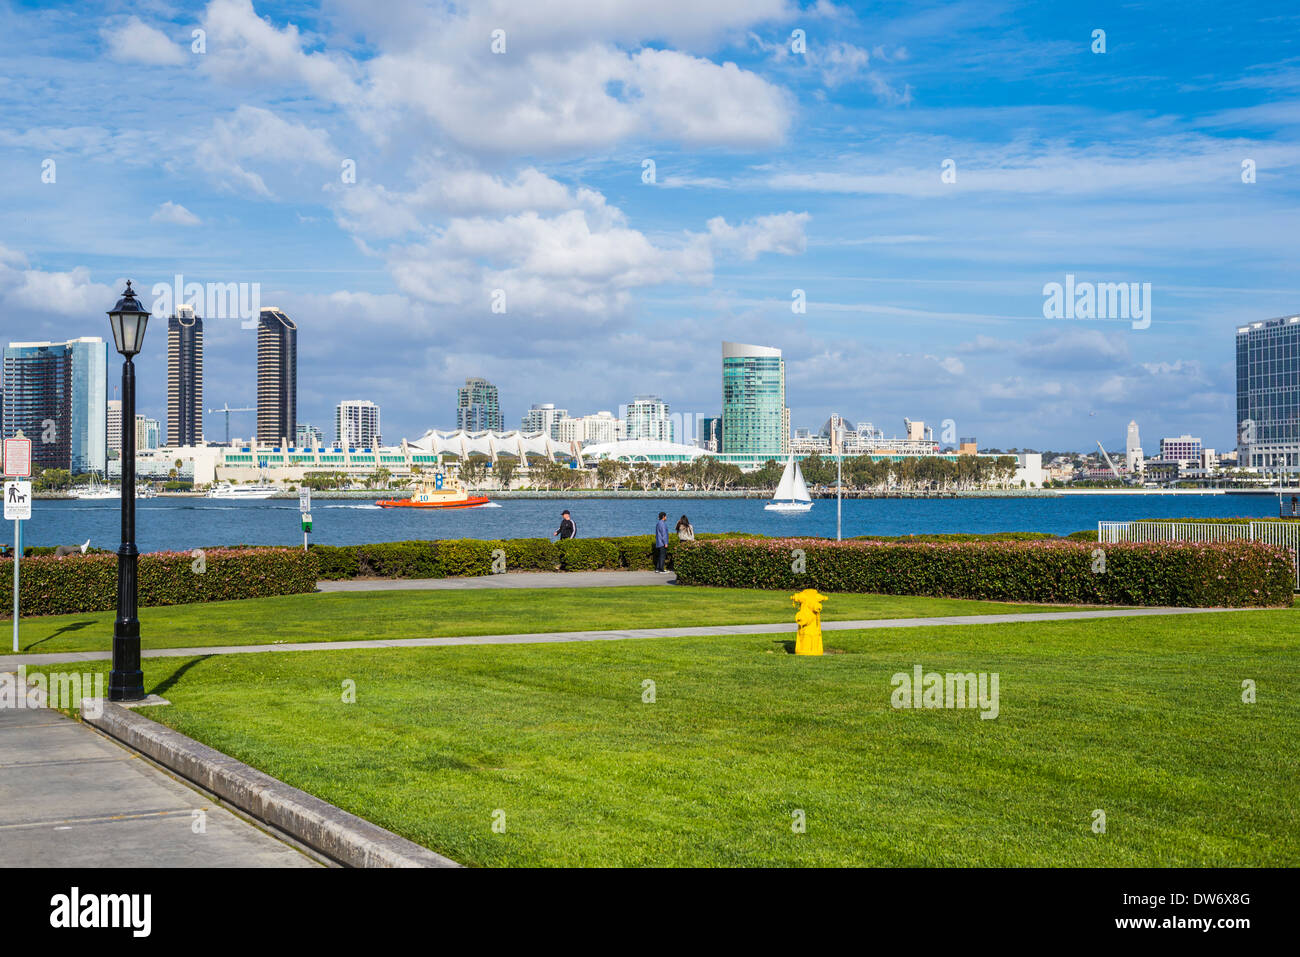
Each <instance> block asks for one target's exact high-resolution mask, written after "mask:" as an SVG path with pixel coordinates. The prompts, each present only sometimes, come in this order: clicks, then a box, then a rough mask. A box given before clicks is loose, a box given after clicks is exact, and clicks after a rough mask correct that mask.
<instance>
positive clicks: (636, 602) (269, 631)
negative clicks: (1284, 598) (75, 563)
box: [19, 585, 1059, 653]
mask: <svg viewBox="0 0 1300 957" xmlns="http://www.w3.org/2000/svg"><path fill="white" fill-rule="evenodd" d="M1043 610H1045V609H1044V606H1040V605H1009V604H1002V603H999V602H987V601H964V600H959V599H948V598H908V597H898V596H890V595H834V596H832V598H831V600H830V601H829V602H827V603H826V609H825V614H824V617H825V619H826V620H828V621H830V620H836V619H837V620H841V621H843V620H848V619H866V618H924V617H930V616H935V615H979V614H995V613H1000V612H1014V611H1043ZM1052 610H1059V608H1058V607H1057V606H1052ZM113 617H114V615H113V612H107V611H106V612H96V613H85V614H78V615H49V616H46V617H42V618H30V619H26V620H24V621H23V622H22V623H21V625H20V628H19V646H20V648H21V649H22V651H24V652H38V653H44V652H56V651H107V650H109V649H110V648H111V647H112V635H113ZM777 621H788V622H791V623H793V621H794V606H793V605H792V604H791V603H790V596H789V594H787V593H786V592H780V591H748V590H744V589H731V588H686V587H681V588H677V587H672V586H663V585H660V586H646V587H627V588H528V589H522V588H521V589H513V588H503V589H470V590H465V591H446V590H443V591H389V592H333V593H327V594H313V595H290V596H286V597H283V598H256V599H250V600H247V601H234V602H209V603H207V604H199V605H172V606H170V607H166V608H142V609H141V610H140V632H141V641H142V643H143V646H144V647H145V648H146V649H148V648H202V647H210V646H213V645H248V644H263V643H270V642H299V641H363V640H367V639H374V638H427V637H443V636H447V635H504V634H521V633H525V632H539V631H589V630H593V629H608V628H675V627H686V626H690V625H730V624H745V625H748V624H753V623H755V622H777ZM791 627H793V624H792V626H791Z"/></svg>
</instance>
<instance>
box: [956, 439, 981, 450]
mask: <svg viewBox="0 0 1300 957" xmlns="http://www.w3.org/2000/svg"><path fill="white" fill-rule="evenodd" d="M979 451H980V444H979V442H978V441H976V439H975V436H973V435H972V436H969V437H962V438H961V439H959V440H958V444H957V454H958V455H979Z"/></svg>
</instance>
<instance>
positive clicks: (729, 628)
mask: <svg viewBox="0 0 1300 957" xmlns="http://www.w3.org/2000/svg"><path fill="white" fill-rule="evenodd" d="M1262 610H1265V609H1245V608H1122V609H1121V608H1115V609H1098V610H1096V611H1050V612H1027V613H1021V614H1010V615H948V616H945V617H941V618H873V619H868V620H865V621H824V622H822V631H859V630H867V629H873V628H928V627H931V626H935V625H1001V624H1011V623H1016V622H1034V621H1088V620H1092V619H1097V618H1140V617H1145V616H1149V615H1207V614H1217V613H1221V612H1225V611H1262ZM794 631H795V628H794V624H793V623H791V622H776V623H773V624H754V625H698V626H695V627H690V628H628V629H623V630H612V631H549V632H534V633H530V634H519V635H452V636H448V637H442V638H382V639H375V640H373V641H308V642H298V643H296V644H295V643H292V642H281V643H280V644H274V645H213V646H211V647H208V648H152V649H146V650H145V651H144V652H142V654H143V656H144V657H145V658H190V657H196V656H200V655H242V654H255V653H260V652H266V651H347V650H353V649H358V648H428V647H437V646H440V645H527V644H535V643H541V642H552V641H554V642H562V641H620V640H624V639H629V638H695V637H707V636H709V635H772V634H777V635H779V634H788V635H793V634H794ZM111 657H112V652H109V651H65V652H50V653H48V654H39V655H8V656H4V657H0V672H2V671H13V670H15V669H16V668H17V667H18V666H19V665H21V664H25V665H27V666H28V667H29V668H30V667H36V666H38V665H45V664H53V663H55V662H60V661H72V662H75V661H107V660H108V659H110V658H111Z"/></svg>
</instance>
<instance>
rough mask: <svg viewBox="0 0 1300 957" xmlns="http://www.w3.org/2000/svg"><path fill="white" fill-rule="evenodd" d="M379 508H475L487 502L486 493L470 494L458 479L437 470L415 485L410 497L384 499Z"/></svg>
mask: <svg viewBox="0 0 1300 957" xmlns="http://www.w3.org/2000/svg"><path fill="white" fill-rule="evenodd" d="M375 504H376V505H378V506H379V507H380V508H476V507H477V506H479V505H486V504H488V497H487V496H486V495H470V494H469V490H468V489H466V488H465V486H464V485H462V484H461V482H460V480H459V479H455V478H450V477H448V476H446V475H444V474H443V473H442V472H438V473H437V474H435V475H434V476H432V477H431V478H426V479H424V480H423V481H421V482H420V483H419V484H418V485H416V487H415V491H414V492H413V493H412V495H411V497H410V498H399V499H384V500H382V501H379V502H376V503H375Z"/></svg>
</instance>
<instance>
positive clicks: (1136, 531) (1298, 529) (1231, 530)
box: [1097, 522, 1300, 591]
mask: <svg viewBox="0 0 1300 957" xmlns="http://www.w3.org/2000/svg"><path fill="white" fill-rule="evenodd" d="M1237 540H1245V541H1251V542H1267V543H1268V544H1270V545H1281V546H1282V547H1283V548H1289V549H1290V550H1291V561H1292V563H1293V564H1294V566H1295V588H1296V591H1300V522H1248V523H1247V522H1241V523H1230V522H1098V523H1097V541H1098V543H1100V544H1102V545H1107V544H1111V543H1114V542H1230V541H1237Z"/></svg>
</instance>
